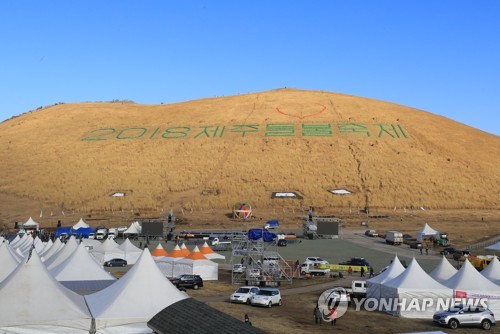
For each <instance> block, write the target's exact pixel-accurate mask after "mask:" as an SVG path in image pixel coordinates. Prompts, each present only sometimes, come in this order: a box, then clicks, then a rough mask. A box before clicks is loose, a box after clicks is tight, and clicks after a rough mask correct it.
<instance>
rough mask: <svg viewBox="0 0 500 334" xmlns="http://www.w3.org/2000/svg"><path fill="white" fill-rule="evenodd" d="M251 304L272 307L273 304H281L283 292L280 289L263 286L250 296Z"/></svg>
mask: <svg viewBox="0 0 500 334" xmlns="http://www.w3.org/2000/svg"><path fill="white" fill-rule="evenodd" d="M250 304H252V305H257V306H267V307H271V306H273V305H279V306H281V293H280V290H279V289H275V288H263V289H260V290H259V292H257V293H256V294H255V295H253V296H252V298H250Z"/></svg>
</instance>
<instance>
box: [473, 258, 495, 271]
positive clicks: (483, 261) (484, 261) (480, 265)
mask: <svg viewBox="0 0 500 334" xmlns="http://www.w3.org/2000/svg"><path fill="white" fill-rule="evenodd" d="M468 259H469V261H470V263H472V265H473V266H474V267H475V268H476V269H477V270H478V271H481V270H483V269H485V268H486V267H487V266H488V264H490V262H491V261H492V260H493V255H470V256H469V257H468Z"/></svg>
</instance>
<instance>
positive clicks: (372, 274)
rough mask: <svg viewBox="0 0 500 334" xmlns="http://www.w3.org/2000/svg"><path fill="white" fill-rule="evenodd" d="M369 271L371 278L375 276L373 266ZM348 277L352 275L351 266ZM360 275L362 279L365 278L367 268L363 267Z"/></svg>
mask: <svg viewBox="0 0 500 334" xmlns="http://www.w3.org/2000/svg"><path fill="white" fill-rule="evenodd" d="M368 271H369V273H370V276H369V278H371V277H373V276H375V275H374V273H373V267H372V266H370V268H369V269H368ZM347 275H349V276H351V275H352V267H351V266H349V268H348V269H347ZM360 275H361V277H365V267H361V270H360Z"/></svg>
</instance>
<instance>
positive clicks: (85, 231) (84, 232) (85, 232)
mask: <svg viewBox="0 0 500 334" xmlns="http://www.w3.org/2000/svg"><path fill="white" fill-rule="evenodd" d="M90 233H95V229H94V228H92V227H80V228H79V229H78V230H73V228H72V227H59V228H58V229H57V230H55V232H54V235H55V236H56V237H60V236H61V235H62V234H66V235H67V236H68V237H69V236H70V235H75V236H77V237H84V238H88V237H89V234H90Z"/></svg>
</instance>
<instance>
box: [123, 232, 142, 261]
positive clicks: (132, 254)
mask: <svg viewBox="0 0 500 334" xmlns="http://www.w3.org/2000/svg"><path fill="white" fill-rule="evenodd" d="M118 248H119V249H121V250H122V251H123V253H124V255H125V260H127V264H134V263H136V262H137V259H139V257H140V256H141V254H142V249H140V248H139V247H136V246H135V245H134V244H133V243H132V242H131V241H130V240H129V239H128V238H127V239H125V241H124V242H123V243H122V244H121V245H120V246H118Z"/></svg>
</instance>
